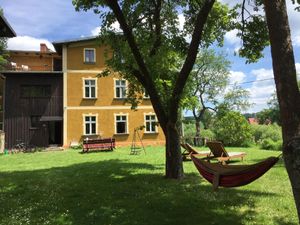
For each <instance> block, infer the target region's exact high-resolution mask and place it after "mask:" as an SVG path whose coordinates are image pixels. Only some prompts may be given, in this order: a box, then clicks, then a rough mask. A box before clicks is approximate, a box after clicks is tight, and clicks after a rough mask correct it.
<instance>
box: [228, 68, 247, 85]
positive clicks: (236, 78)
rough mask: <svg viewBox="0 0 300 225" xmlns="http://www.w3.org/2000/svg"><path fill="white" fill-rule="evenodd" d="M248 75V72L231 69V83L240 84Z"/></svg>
mask: <svg viewBox="0 0 300 225" xmlns="http://www.w3.org/2000/svg"><path fill="white" fill-rule="evenodd" d="M246 77H247V76H246V74H245V73H243V72H241V71H230V75H229V84H235V83H238V84H240V83H242V82H244V81H245V80H246Z"/></svg>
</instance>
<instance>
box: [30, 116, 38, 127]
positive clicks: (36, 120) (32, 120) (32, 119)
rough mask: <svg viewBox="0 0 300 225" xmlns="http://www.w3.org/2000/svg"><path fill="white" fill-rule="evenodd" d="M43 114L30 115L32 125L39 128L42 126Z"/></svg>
mask: <svg viewBox="0 0 300 225" xmlns="http://www.w3.org/2000/svg"><path fill="white" fill-rule="evenodd" d="M40 119H41V116H30V127H31V128H38V127H39V126H40Z"/></svg>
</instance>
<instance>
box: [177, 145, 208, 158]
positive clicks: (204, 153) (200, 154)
mask: <svg viewBox="0 0 300 225" xmlns="http://www.w3.org/2000/svg"><path fill="white" fill-rule="evenodd" d="M180 145H181V147H183V148H184V152H183V153H182V160H183V161H185V160H187V159H189V158H190V155H191V154H193V155H195V156H198V157H209V156H210V154H211V152H210V151H200V152H199V151H197V150H196V149H194V148H193V147H192V146H190V145H189V144H188V143H185V144H184V143H181V144H180Z"/></svg>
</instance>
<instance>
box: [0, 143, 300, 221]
mask: <svg viewBox="0 0 300 225" xmlns="http://www.w3.org/2000/svg"><path fill="white" fill-rule="evenodd" d="M232 150H234V149H232ZM239 150H240V149H239ZM242 150H243V151H246V152H247V157H246V158H245V160H244V162H243V163H253V162H257V161H259V160H260V159H263V158H265V157H267V156H269V155H278V154H279V152H272V151H263V150H258V149H242ZM129 151H130V150H129V148H118V149H116V150H115V151H114V152H99V153H90V154H80V153H79V152H78V151H76V150H66V151H63V152H40V153H32V154H29V153H28V154H21V153H20V154H15V155H1V156H0V224H3V225H13V224H20V225H25V224H30V225H35V224H37V225H46V224H53V225H60V224H76V225H77V224H78V225H89V224H101V225H109V224H110V225H163V224H165V225H167V224H170V225H174V224H175V225H176V224H178V225H187V224H188V225H194V224H195V225H196V224H197V225H199V224H230V225H234V224H264V225H266V224H280V225H285V224H298V219H297V216H296V208H295V204H294V201H293V197H292V193H291V187H290V184H289V180H288V177H287V173H286V171H285V168H284V166H283V162H282V160H280V161H279V163H277V164H276V165H275V167H273V168H272V169H271V170H270V171H269V172H268V173H267V174H265V175H264V176H263V177H261V178H260V179H258V180H256V181H255V182H253V183H251V184H249V185H247V186H244V187H239V188H231V189H224V188H220V189H219V191H218V192H212V188H211V185H210V184H209V183H208V182H206V181H205V180H204V179H202V178H201V177H200V175H199V174H198V172H197V171H196V168H195V167H194V166H193V164H192V162H191V161H189V162H184V170H185V174H186V176H185V179H183V180H182V181H175V180H167V179H164V178H163V174H164V149H163V148H159V147H156V148H154V147H153V148H150V147H148V148H147V154H146V155H145V154H143V153H141V154H140V155H129ZM239 163H240V162H239Z"/></svg>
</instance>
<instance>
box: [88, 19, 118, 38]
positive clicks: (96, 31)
mask: <svg viewBox="0 0 300 225" xmlns="http://www.w3.org/2000/svg"><path fill="white" fill-rule="evenodd" d="M111 29H112V30H114V31H115V32H121V31H122V30H121V27H120V24H119V22H118V21H116V22H114V23H113V24H112V25H111ZM100 31H101V26H98V27H95V28H93V29H92V30H91V34H92V35H93V36H98V35H99V34H100Z"/></svg>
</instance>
